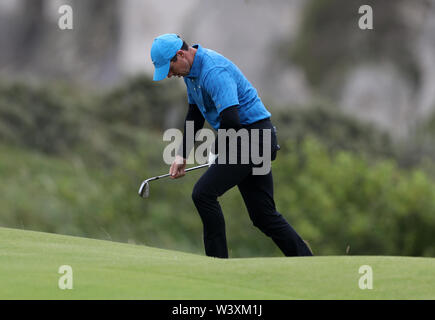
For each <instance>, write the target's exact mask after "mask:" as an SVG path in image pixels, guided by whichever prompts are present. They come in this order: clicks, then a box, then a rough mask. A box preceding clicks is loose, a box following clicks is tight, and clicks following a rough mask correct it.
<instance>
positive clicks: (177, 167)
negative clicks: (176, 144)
mask: <svg viewBox="0 0 435 320" xmlns="http://www.w3.org/2000/svg"><path fill="white" fill-rule="evenodd" d="M184 169H186V159H184V158H183V157H182V156H179V155H177V156H176V157H175V160H174V162H172V164H171V168H170V169H169V174H170V175H171V179H177V178H181V177H184V175H185V174H186V172H185V171H184Z"/></svg>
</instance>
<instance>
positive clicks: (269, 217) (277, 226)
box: [192, 120, 312, 258]
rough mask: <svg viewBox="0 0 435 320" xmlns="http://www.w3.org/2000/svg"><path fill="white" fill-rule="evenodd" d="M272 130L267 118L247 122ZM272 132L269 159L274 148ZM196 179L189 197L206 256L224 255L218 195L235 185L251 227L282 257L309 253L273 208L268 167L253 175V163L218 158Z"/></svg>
mask: <svg viewBox="0 0 435 320" xmlns="http://www.w3.org/2000/svg"><path fill="white" fill-rule="evenodd" d="M252 128H259V129H266V128H270V129H272V128H273V126H272V123H271V122H270V120H266V121H261V122H260V123H256V124H253V125H250V127H249V128H248V130H250V129H252ZM276 141H277V140H276V136H275V133H274V132H272V141H271V144H272V146H271V151H272V153H273V155H272V159H274V158H275V155H276V151H277V142H276ZM216 162H217V163H215V164H213V165H212V166H211V167H210V168H209V169H208V170H207V171H206V172H205V173H204V174H203V175H202V176H201V178H200V179H199V180H198V181H197V183H196V184H195V186H194V188H193V192H192V199H193V202H194V203H195V206H196V208H197V210H198V212H199V215H200V217H201V220H202V223H203V232H204V247H205V253H206V255H207V256H212V257H219V258H228V248H227V240H226V233H225V220H224V215H223V213H222V209H221V206H220V204H219V202H218V197H220V196H221V195H223V194H224V193H225V192H226V191H227V190H229V189H231V188H233V187H234V186H237V187H238V189H239V191H240V193H241V195H242V197H243V200H244V202H245V205H246V208H247V210H248V213H249V217H250V218H251V221H252V222H253V224H254V226H256V227H258V228H259V229H260V230H261V231H262V232H263V233H264V234H266V235H267V236H269V237H270V238H272V240H273V241H274V242H275V243H276V245H277V246H278V247H279V248H280V249H281V251H282V252H283V254H284V255H285V256H311V255H312V254H311V252H310V250H309V249H308V247H307V245H306V244H305V243H304V241H303V240H302V239H301V237H300V236H299V235H298V234H297V233H296V231H295V230H294V229H293V228H292V227H291V226H290V224H289V223H288V222H287V221H286V220H285V218H284V217H283V216H282V215H281V214H280V213H279V212H278V211H277V210H276V208H275V202H274V199H273V177H272V170H270V172H269V173H268V174H266V175H253V174H252V173H253V172H252V168H253V164H252V163H250V164H229V163H228V161H227V164H220V163H219V159H218V160H217V161H216Z"/></svg>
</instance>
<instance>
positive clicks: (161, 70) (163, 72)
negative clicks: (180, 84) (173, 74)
mask: <svg viewBox="0 0 435 320" xmlns="http://www.w3.org/2000/svg"><path fill="white" fill-rule="evenodd" d="M170 65H171V62H170V61H169V62H168V63H167V64H164V65H163V66H161V67H158V68H157V67H156V68H155V70H154V78H153V80H154V81H160V80H163V79H165V78H166V77H167V76H168V73H169V67H170Z"/></svg>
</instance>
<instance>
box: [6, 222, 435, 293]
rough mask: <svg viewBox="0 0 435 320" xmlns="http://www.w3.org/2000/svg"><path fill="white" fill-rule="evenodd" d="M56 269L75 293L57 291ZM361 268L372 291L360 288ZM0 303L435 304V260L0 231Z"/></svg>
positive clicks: (11, 230)
mask: <svg viewBox="0 0 435 320" xmlns="http://www.w3.org/2000/svg"><path fill="white" fill-rule="evenodd" d="M61 265H70V266H71V267H72V269H73V289H72V290H61V289H59V287H58V281H59V279H60V277H61V276H62V275H61V274H59V273H58V270H59V267H60V266H61ZM361 265H370V266H371V267H372V270H373V289H372V290H361V289H360V288H359V286H358V281H359V279H360V277H361V276H362V275H361V274H359V272H358V271H359V268H360V266H361ZM0 299H276V300H281V299H435V259H434V258H411V257H385V256H342V257H336V256H325V257H297V258H286V257H279V258H248V259H227V260H222V259H215V258H209V257H205V256H199V255H193V254H187V253H182V252H175V251H169V250H161V249H156V248H150V247H145V246H139V245H131V244H124V243H116V242H110V241H101V240H93V239H86V238H77V237H70V236H63V235H57V234H48V233H41V232H34V231H24V230H16V229H7V228H0Z"/></svg>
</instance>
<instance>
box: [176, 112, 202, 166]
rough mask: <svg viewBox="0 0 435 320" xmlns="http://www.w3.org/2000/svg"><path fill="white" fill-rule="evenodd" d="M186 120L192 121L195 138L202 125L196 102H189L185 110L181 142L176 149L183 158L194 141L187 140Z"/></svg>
mask: <svg viewBox="0 0 435 320" xmlns="http://www.w3.org/2000/svg"><path fill="white" fill-rule="evenodd" d="M187 121H192V122H193V138H194V139H195V136H196V134H197V132H198V131H199V130H201V129H202V128H203V127H204V121H205V119H204V117H203V115H202V113H201V111H199V109H198V106H197V105H196V104H189V109H188V111H187V115H186V119H185V120H184V129H183V130H184V131H183V132H184V133H183V142H182V143H181V145H180V148H179V149H178V152H177V155H179V156H182V157H183V159H187V157H188V156H189V153H190V151H192V148H193V146H194V141H189V142H187V134H186V130H187V128H186V127H187V125H186V123H187Z"/></svg>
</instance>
